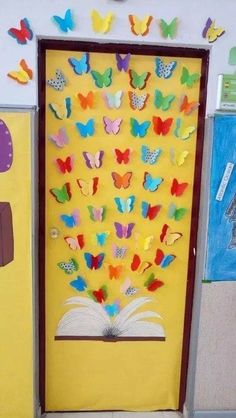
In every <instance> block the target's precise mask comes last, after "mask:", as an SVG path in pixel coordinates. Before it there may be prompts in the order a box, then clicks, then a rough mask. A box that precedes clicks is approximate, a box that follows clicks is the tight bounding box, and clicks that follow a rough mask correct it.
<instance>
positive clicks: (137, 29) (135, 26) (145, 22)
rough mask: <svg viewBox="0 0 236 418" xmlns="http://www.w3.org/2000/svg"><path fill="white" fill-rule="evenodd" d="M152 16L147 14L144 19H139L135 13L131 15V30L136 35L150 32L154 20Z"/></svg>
mask: <svg viewBox="0 0 236 418" xmlns="http://www.w3.org/2000/svg"><path fill="white" fill-rule="evenodd" d="M152 19H153V17H152V16H145V17H144V18H143V19H139V18H138V17H137V16H135V15H129V22H130V25H131V32H132V33H133V34H134V35H142V36H145V35H147V34H148V32H149V27H150V24H151V22H152Z"/></svg>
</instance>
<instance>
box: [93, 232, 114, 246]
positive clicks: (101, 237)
mask: <svg viewBox="0 0 236 418" xmlns="http://www.w3.org/2000/svg"><path fill="white" fill-rule="evenodd" d="M109 235H110V231H104V232H96V234H95V236H94V237H95V241H96V244H97V245H99V246H100V247H103V246H104V245H105V244H106V241H107V238H108V237H109Z"/></svg>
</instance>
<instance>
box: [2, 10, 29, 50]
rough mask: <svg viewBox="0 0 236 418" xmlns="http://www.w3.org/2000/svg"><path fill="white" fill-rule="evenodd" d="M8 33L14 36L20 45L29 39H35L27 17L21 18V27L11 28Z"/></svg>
mask: <svg viewBox="0 0 236 418" xmlns="http://www.w3.org/2000/svg"><path fill="white" fill-rule="evenodd" d="M7 33H8V35H10V36H11V37H12V38H14V39H16V40H17V42H18V44H20V45H25V44H26V43H27V41H31V40H32V39H33V31H32V29H31V27H30V23H29V21H28V19H27V18H26V17H25V18H24V19H21V20H20V29H17V28H10V29H9V30H8V31H7Z"/></svg>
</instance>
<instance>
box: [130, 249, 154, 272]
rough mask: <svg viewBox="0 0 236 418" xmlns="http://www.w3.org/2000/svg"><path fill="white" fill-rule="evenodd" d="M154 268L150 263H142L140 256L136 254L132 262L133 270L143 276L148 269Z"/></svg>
mask: <svg viewBox="0 0 236 418" xmlns="http://www.w3.org/2000/svg"><path fill="white" fill-rule="evenodd" d="M151 266H152V263H150V262H149V261H142V260H141V258H140V256H139V255H138V254H134V256H133V260H132V262H131V265H130V267H131V270H132V271H137V273H138V274H143V273H144V272H145V271H146V270H147V269H149V268H150V267H151Z"/></svg>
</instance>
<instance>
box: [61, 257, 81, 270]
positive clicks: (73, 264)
mask: <svg viewBox="0 0 236 418" xmlns="http://www.w3.org/2000/svg"><path fill="white" fill-rule="evenodd" d="M57 266H58V267H59V268H60V269H61V270H63V271H64V273H66V274H72V273H74V271H77V270H78V269H79V264H78V263H77V261H76V260H75V259H74V258H71V259H70V260H69V261H61V262H60V263H57Z"/></svg>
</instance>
